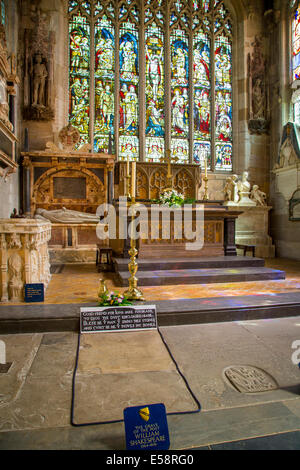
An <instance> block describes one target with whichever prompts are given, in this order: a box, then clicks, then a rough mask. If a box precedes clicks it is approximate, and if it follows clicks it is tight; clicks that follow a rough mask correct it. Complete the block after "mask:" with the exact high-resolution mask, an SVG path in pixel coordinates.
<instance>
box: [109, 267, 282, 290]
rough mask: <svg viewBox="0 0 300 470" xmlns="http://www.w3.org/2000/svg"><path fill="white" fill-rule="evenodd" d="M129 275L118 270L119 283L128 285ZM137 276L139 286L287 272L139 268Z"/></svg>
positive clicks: (259, 278) (279, 276) (232, 279)
mask: <svg viewBox="0 0 300 470" xmlns="http://www.w3.org/2000/svg"><path fill="white" fill-rule="evenodd" d="M129 276H130V274H129V272H128V270H127V271H119V272H117V273H116V282H117V285H118V286H120V287H125V286H128V278H129ZM136 277H137V278H138V285H139V286H164V285H179V284H212V283H221V282H226V283H228V282H247V281H267V280H268V281H269V280H278V279H285V272H284V271H279V270H275V269H269V268H265V267H245V268H222V269H220V268H217V269H178V270H153V271H144V270H140V269H139V270H138V271H137V274H136Z"/></svg>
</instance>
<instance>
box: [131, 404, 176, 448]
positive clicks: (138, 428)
mask: <svg viewBox="0 0 300 470" xmlns="http://www.w3.org/2000/svg"><path fill="white" fill-rule="evenodd" d="M124 422H125V433H126V448H127V450H168V449H169V447H170V438H169V429H168V422H167V415H166V407H165V405H164V404H163V403H158V404H154V405H144V406H131V407H129V408H125V410H124Z"/></svg>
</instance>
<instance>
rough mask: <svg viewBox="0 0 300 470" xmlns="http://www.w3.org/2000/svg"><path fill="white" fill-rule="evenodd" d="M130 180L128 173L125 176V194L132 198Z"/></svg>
mask: <svg viewBox="0 0 300 470" xmlns="http://www.w3.org/2000/svg"><path fill="white" fill-rule="evenodd" d="M130 180H131V177H130V175H126V176H125V196H126V197H127V198H130Z"/></svg>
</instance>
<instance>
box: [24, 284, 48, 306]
mask: <svg viewBox="0 0 300 470" xmlns="http://www.w3.org/2000/svg"><path fill="white" fill-rule="evenodd" d="M24 300H25V302H44V284H25V295H24Z"/></svg>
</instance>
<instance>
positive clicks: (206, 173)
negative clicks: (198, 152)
mask: <svg viewBox="0 0 300 470" xmlns="http://www.w3.org/2000/svg"><path fill="white" fill-rule="evenodd" d="M205 176H207V156H206V155H205Z"/></svg>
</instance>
